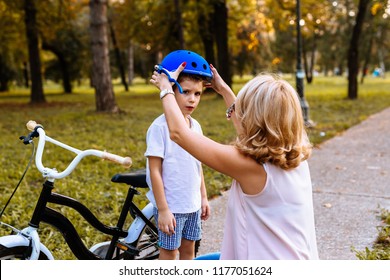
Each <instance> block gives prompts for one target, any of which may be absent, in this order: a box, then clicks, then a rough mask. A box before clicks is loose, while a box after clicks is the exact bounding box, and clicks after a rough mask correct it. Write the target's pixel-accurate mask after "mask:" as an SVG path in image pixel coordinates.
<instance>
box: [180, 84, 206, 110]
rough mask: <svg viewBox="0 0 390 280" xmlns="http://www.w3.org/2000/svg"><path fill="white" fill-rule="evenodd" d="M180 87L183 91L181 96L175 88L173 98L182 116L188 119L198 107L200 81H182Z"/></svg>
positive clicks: (201, 89) (201, 85)
mask: <svg viewBox="0 0 390 280" xmlns="http://www.w3.org/2000/svg"><path fill="white" fill-rule="evenodd" d="M180 86H181V87H182V89H183V93H182V94H181V93H180V92H179V90H178V89H177V88H175V97H176V101H177V104H178V105H179V108H180V110H181V112H182V113H183V115H184V116H185V117H188V116H189V115H191V114H192V112H194V111H195V109H196V107H198V104H199V101H200V96H201V95H202V91H203V82H202V81H193V80H189V79H183V80H182V81H181V82H180Z"/></svg>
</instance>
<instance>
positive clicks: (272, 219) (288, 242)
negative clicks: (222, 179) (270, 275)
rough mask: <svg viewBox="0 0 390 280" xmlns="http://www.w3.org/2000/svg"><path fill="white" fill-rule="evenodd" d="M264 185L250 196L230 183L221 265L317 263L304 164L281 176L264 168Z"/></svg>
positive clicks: (309, 188) (280, 171) (278, 170)
mask: <svg viewBox="0 0 390 280" xmlns="http://www.w3.org/2000/svg"><path fill="white" fill-rule="evenodd" d="M264 169H265V171H266V173H267V180H266V184H265V187H264V189H263V191H261V192H260V193H259V194H256V195H247V194H245V193H243V191H242V190H241V187H240V185H239V183H238V182H236V181H235V180H233V183H232V187H231V190H230V191H229V200H228V205H227V214H226V222H225V228H224V237H223V241H222V249H221V259H228V260H232V259H242V260H249V259H252V260H289V259H318V252H317V243H316V235H315V225H314V212H313V199H312V185H311V178H310V172H309V166H308V163H307V161H304V162H302V163H301V164H300V165H299V166H298V167H297V168H295V169H293V170H289V171H285V170H283V169H281V168H279V167H276V166H274V165H272V164H264Z"/></svg>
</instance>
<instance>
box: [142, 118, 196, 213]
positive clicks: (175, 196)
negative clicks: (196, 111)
mask: <svg viewBox="0 0 390 280" xmlns="http://www.w3.org/2000/svg"><path fill="white" fill-rule="evenodd" d="M189 120H190V124H191V129H192V130H194V131H196V132H198V133H201V134H202V129H201V127H200V124H199V123H198V122H197V121H196V120H195V119H193V118H189ZM146 145H147V148H146V152H145V156H146V157H148V156H155V157H160V158H162V159H163V160H162V179H163V184H164V191H165V197H166V200H167V203H168V207H169V209H170V210H171V212H172V213H193V212H195V211H198V210H199V209H200V207H201V193H200V184H201V163H200V162H199V161H198V160H197V159H196V158H194V157H193V156H192V155H190V154H189V153H188V152H187V151H185V150H184V149H183V148H181V147H180V146H179V145H178V144H176V143H175V142H173V141H172V140H171V139H170V137H169V130H168V124H167V122H166V119H165V116H164V114H163V115H161V116H159V117H158V118H156V119H155V120H154V122H153V123H152V124H151V125H150V127H149V129H148V132H147V134H146ZM146 182H147V183H148V185H149V188H150V191H149V192H148V193H147V194H146V195H147V197H148V199H149V200H150V201H151V202H152V203H153V205H154V206H155V207H156V200H155V198H154V195H153V186H152V183H151V178H150V172H149V161H148V160H147V161H146Z"/></svg>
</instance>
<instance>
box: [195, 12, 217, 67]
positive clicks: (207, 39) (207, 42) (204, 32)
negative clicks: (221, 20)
mask: <svg viewBox="0 0 390 280" xmlns="http://www.w3.org/2000/svg"><path fill="white" fill-rule="evenodd" d="M198 26H199V34H200V37H201V38H202V42H203V46H204V51H205V59H206V60H207V62H208V63H210V64H215V56H214V37H213V34H214V28H213V27H214V26H213V23H212V15H209V16H206V15H205V14H204V13H199V17H198Z"/></svg>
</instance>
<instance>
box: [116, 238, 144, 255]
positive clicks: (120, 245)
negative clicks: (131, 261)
mask: <svg viewBox="0 0 390 280" xmlns="http://www.w3.org/2000/svg"><path fill="white" fill-rule="evenodd" d="M116 246H117V247H118V248H119V249H121V250H122V251H124V252H126V253H128V254H131V255H138V254H139V250H138V249H137V248H135V247H134V246H132V245H130V244H127V243H124V242H121V241H118V242H117V243H116Z"/></svg>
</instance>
